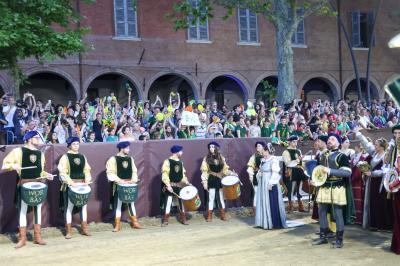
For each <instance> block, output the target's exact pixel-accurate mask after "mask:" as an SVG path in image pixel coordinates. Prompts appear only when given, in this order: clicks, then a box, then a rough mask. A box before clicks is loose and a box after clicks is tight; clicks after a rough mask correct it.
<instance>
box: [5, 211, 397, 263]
mask: <svg viewBox="0 0 400 266" xmlns="http://www.w3.org/2000/svg"><path fill="white" fill-rule="evenodd" d="M229 217H230V219H229V221H227V222H223V221H220V220H218V219H217V218H214V220H213V222H211V223H207V222H205V221H204V220H203V219H202V217H201V216H200V215H194V216H193V217H192V219H191V220H190V225H189V226H184V225H181V224H179V223H177V222H176V221H175V220H172V222H171V223H170V225H169V226H168V227H166V228H161V227H160V222H159V219H155V218H147V219H141V220H140V221H141V223H142V224H143V225H145V226H146V229H144V230H133V229H130V227H129V225H128V224H127V223H124V225H123V229H122V231H121V232H119V233H113V232H111V229H112V226H111V225H110V224H97V225H94V224H92V225H91V226H90V228H91V231H92V233H93V236H92V237H85V236H81V235H79V234H78V232H77V231H75V232H74V235H73V238H72V239H70V240H66V239H64V237H63V236H62V234H61V231H60V230H58V229H55V228H52V229H45V230H43V231H44V233H43V235H44V237H45V240H46V241H47V242H48V244H47V246H38V245H34V244H33V243H32V242H29V243H28V244H27V246H26V247H24V248H22V249H20V250H15V249H14V244H13V243H12V241H11V240H10V236H5V235H0V265H117V264H122V263H124V264H128V263H129V264H130V265H167V264H169V265H219V266H220V265H296V266H297V265H329V266H330V265H376V266H377V265H379V266H383V265H400V257H399V256H396V255H394V254H392V253H391V252H390V251H389V247H390V239H391V234H390V233H384V232H370V231H365V230H362V229H361V228H360V227H359V226H348V227H346V232H345V247H344V248H343V249H341V250H335V249H332V248H331V245H330V244H328V245H323V246H319V247H312V246H311V244H310V240H311V239H312V238H314V237H316V235H315V231H316V230H317V229H318V225H317V224H316V223H314V222H313V221H312V220H311V219H310V218H309V215H308V214H306V215H305V214H300V213H294V214H292V215H290V216H289V219H300V220H302V221H304V222H305V223H306V224H305V225H304V226H301V227H297V228H291V229H285V230H271V231H266V230H262V229H258V228H254V227H253V218H252V217H248V216H246V215H243V214H242V213H238V212H235V213H233V212H230V214H229Z"/></svg>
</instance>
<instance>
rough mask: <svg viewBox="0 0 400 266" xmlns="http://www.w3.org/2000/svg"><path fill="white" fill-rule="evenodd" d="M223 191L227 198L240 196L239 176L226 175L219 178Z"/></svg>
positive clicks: (232, 198)
mask: <svg viewBox="0 0 400 266" xmlns="http://www.w3.org/2000/svg"><path fill="white" fill-rule="evenodd" d="M221 184H222V188H223V191H224V198H225V199H227V200H235V199H238V198H239V197H240V180H239V177H237V176H234V175H228V176H225V177H224V178H222V180H221Z"/></svg>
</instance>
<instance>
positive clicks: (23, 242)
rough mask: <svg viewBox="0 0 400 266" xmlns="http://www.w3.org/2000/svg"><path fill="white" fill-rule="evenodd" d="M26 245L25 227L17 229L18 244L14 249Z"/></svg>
mask: <svg viewBox="0 0 400 266" xmlns="http://www.w3.org/2000/svg"><path fill="white" fill-rule="evenodd" d="M25 245H26V227H20V228H19V236H18V243H17V245H16V246H15V248H22V247H23V246H25Z"/></svg>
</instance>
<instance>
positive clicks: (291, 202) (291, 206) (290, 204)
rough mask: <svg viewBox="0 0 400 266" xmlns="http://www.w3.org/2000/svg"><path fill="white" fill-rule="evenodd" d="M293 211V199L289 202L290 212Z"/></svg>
mask: <svg viewBox="0 0 400 266" xmlns="http://www.w3.org/2000/svg"><path fill="white" fill-rule="evenodd" d="M291 212H293V201H291V200H289V204H288V213H291Z"/></svg>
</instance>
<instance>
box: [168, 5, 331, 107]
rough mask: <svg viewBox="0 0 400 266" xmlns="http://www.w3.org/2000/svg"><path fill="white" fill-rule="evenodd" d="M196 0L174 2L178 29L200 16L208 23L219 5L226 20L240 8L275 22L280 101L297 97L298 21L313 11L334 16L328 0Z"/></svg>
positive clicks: (173, 15) (313, 12)
mask: <svg viewBox="0 0 400 266" xmlns="http://www.w3.org/2000/svg"><path fill="white" fill-rule="evenodd" d="M193 1H194V0H182V1H181V2H179V3H177V4H175V5H174V13H173V14H168V17H170V18H171V19H172V21H173V22H174V27H175V29H176V30H179V29H184V28H187V27H188V26H189V25H191V24H193V23H195V21H196V20H197V19H200V22H202V23H205V22H206V20H207V19H209V18H212V17H214V14H213V12H214V8H215V7H216V6H220V7H223V8H225V9H226V15H225V16H224V17H223V18H224V19H227V18H229V17H231V16H232V15H233V14H234V11H235V10H236V9H237V8H238V7H240V8H244V9H249V10H250V11H251V12H254V13H256V14H259V15H262V16H263V17H265V18H266V19H267V20H268V21H270V22H271V23H272V24H273V25H274V27H275V30H276V31H275V37H276V38H275V45H276V51H277V69H278V101H279V102H280V103H282V104H285V103H289V102H291V101H292V100H293V99H294V98H295V92H296V85H295V80H294V70H293V49H292V36H293V34H295V32H296V30H297V27H298V25H299V23H300V22H301V21H302V20H304V18H306V17H307V16H309V15H311V14H322V15H334V13H333V12H332V11H331V9H330V7H329V0H304V1H303V0H302V1H300V0H196V1H197V3H198V4H197V5H193V4H192V3H191V2H193ZM189 17H190V18H191V19H190V20H189V19H188V18H189Z"/></svg>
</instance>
